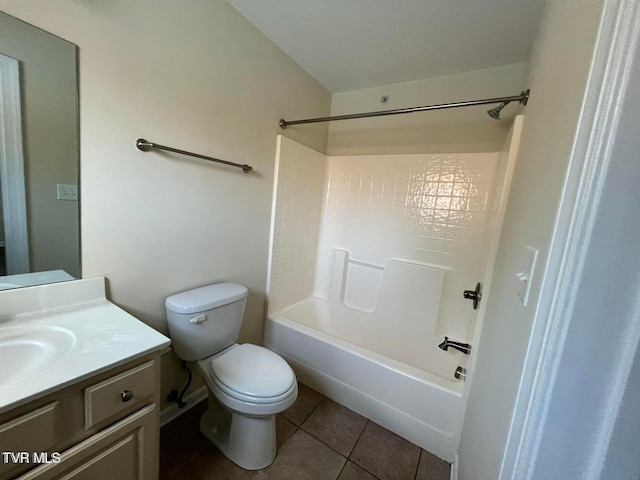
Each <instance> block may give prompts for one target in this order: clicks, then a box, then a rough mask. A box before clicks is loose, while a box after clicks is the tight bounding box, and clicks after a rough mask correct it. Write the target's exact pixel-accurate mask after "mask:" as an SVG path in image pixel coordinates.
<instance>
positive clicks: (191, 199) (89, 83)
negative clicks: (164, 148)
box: [0, 0, 330, 393]
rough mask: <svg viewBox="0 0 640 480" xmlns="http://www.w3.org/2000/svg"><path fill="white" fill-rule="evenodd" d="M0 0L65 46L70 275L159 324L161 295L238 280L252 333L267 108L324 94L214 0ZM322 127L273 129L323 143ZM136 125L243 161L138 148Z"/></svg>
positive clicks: (259, 283)
mask: <svg viewBox="0 0 640 480" xmlns="http://www.w3.org/2000/svg"><path fill="white" fill-rule="evenodd" d="M0 10H3V11H5V12H7V13H9V14H11V15H15V16H17V17H19V18H21V19H23V20H25V21H27V22H30V23H32V24H34V25H36V26H38V27H41V28H43V29H45V30H48V31H50V32H52V33H54V34H56V35H59V36H61V37H63V38H65V39H68V40H69V41H71V42H74V43H76V44H77V45H78V46H79V52H80V120H81V126H80V133H81V185H82V210H81V220H82V264H83V276H84V277H92V276H97V275H104V276H106V277H107V278H108V280H109V283H108V286H109V295H110V298H111V299H112V300H113V301H114V302H115V303H116V304H118V305H120V306H121V307H123V308H124V309H126V310H127V311H129V312H130V313H132V314H134V315H136V316H137V317H138V318H140V319H141V320H143V321H145V322H146V323H148V324H150V325H152V326H153V327H155V328H157V329H159V330H161V331H166V321H165V314H164V306H163V304H164V299H165V297H166V296H168V295H170V294H173V293H176V292H179V291H181V290H185V289H188V288H192V287H196V286H199V285H203V284H207V283H212V282H219V281H225V280H232V281H235V282H239V283H242V284H244V285H247V287H248V288H249V290H250V295H249V299H248V304H247V309H246V313H245V318H244V324H243V328H242V331H241V338H240V340H241V341H242V342H256V343H261V341H262V328H263V319H264V305H265V285H266V274H267V254H268V241H269V220H270V215H269V213H270V207H271V193H272V187H273V170H274V158H275V147H276V135H277V134H278V133H279V130H280V129H279V127H278V120H279V119H280V118H281V117H284V118H297V117H307V116H318V115H327V114H328V113H329V106H330V95H329V93H328V92H327V91H326V90H325V89H324V88H323V87H321V86H320V85H319V84H318V83H317V82H316V81H315V80H313V79H312V78H311V77H310V76H309V75H308V74H307V73H306V72H304V71H303V70H302V69H301V68H300V67H299V66H298V65H296V64H295V63H294V62H293V61H292V60H291V59H289V58H288V57H287V56H286V55H285V54H284V53H283V52H282V51H281V50H279V49H278V48H277V47H276V46H275V45H274V44H272V43H271V42H270V41H269V40H267V39H266V38H265V37H264V36H263V35H262V34H261V33H259V32H258V31H257V30H256V29H255V28H254V27H252V26H251V25H250V24H249V23H248V22H247V21H246V20H245V19H244V18H243V17H242V16H241V15H240V14H238V13H237V12H236V11H235V10H234V9H233V8H232V7H231V6H229V5H228V4H227V3H226V2H225V1H222V0H207V1H204V0H202V1H199V0H196V1H192V2H189V3H188V6H186V5H185V4H183V3H182V2H176V1H172V0H136V1H135V2H134V1H108V2H93V1H86V2H85V1H75V0H52V1H47V2H41V1H38V0H26V1H25V0H0ZM326 131H327V127H326V125H318V126H312V127H311V128H305V129H300V130H299V131H295V130H294V129H291V131H289V130H287V132H286V135H288V136H291V137H292V138H295V139H296V140H297V141H300V142H301V143H303V144H307V145H309V146H311V147H313V148H314V149H316V150H320V151H324V150H325V146H326V145H325V144H326ZM139 137H143V138H146V139H147V140H150V141H153V142H156V143H161V144H164V145H170V146H174V147H177V148H183V149H186V150H190V151H193V152H198V153H202V154H205V155H211V156H215V157H219V158H223V159H226V160H230V161H234V162H239V163H248V164H250V165H252V166H253V167H254V169H255V171H254V172H253V173H251V174H247V175H245V174H243V173H242V171H240V170H239V169H234V168H229V167H224V166H216V165H214V164H210V163H208V162H204V161H197V160H189V159H187V158H183V157H180V156H175V155H167V154H161V153H142V152H139V151H138V150H137V149H136V148H135V146H134V142H135V140H136V138H139ZM175 370H176V369H173V368H165V370H164V371H165V372H170V371H175ZM165 375H168V373H165ZM182 380H183V377H179V379H177V380H176V381H175V382H164V383H165V385H166V384H173V387H174V388H175V387H180V386H181V385H180V382H182ZM167 388H168V387H166V386H165V390H166V389H167ZM165 393H166V392H165Z"/></svg>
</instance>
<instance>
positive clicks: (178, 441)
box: [160, 384, 449, 480]
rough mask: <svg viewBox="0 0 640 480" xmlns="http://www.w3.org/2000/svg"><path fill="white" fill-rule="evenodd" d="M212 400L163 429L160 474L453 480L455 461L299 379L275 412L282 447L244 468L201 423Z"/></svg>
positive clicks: (175, 479) (194, 479)
mask: <svg viewBox="0 0 640 480" xmlns="http://www.w3.org/2000/svg"><path fill="white" fill-rule="evenodd" d="M205 408H206V402H202V403H201V404H198V405H196V406H195V407H194V408H192V409H191V410H189V411H188V412H186V413H185V414H184V415H182V416H180V417H179V418H177V419H176V420H174V421H172V422H170V423H169V424H167V425H165V426H164V427H162V429H161V430H160V479H161V480H169V479H171V480H183V479H184V480H187V479H188V480H209V479H216V480H217V479H220V480H225V479H229V480H236V479H237V480H244V479H278V480H288V479H295V480H316V479H317V480H336V479H338V480H376V479H379V480H405V479H406V480H448V479H449V464H448V463H446V462H444V461H442V460H440V459H439V458H437V457H435V456H434V455H432V454H430V453H429V452H427V451H425V450H422V449H421V448H420V447H418V446H416V445H414V444H412V443H410V442H408V441H406V440H404V439H402V438H400V437H398V436H397V435H395V434H393V433H391V432H389V431H388V430H385V429H384V428H382V427H381V426H379V425H377V424H375V423H373V422H371V421H369V420H367V419H366V418H364V417H361V416H360V415H358V414H357V413H355V412H353V411H351V410H349V409H347V408H345V407H343V406H342V405H339V404H337V403H335V402H333V401H332V400H330V399H328V398H326V397H324V396H323V395H321V394H319V393H318V392H316V391H314V390H312V389H310V388H308V387H306V386H305V385H302V384H300V388H299V392H298V399H297V400H296V402H295V403H294V404H293V405H292V406H291V408H289V409H288V410H286V411H285V412H283V413H282V414H280V415H278V416H277V417H276V420H277V423H276V429H277V435H276V436H277V446H278V453H277V455H276V459H275V461H274V462H273V463H272V464H271V465H270V466H269V467H267V468H265V469H263V470H259V471H256V472H250V471H247V470H243V469H241V468H240V467H238V466H236V465H235V464H234V463H233V462H231V461H230V460H228V459H227V458H226V457H224V456H223V455H222V454H221V453H220V452H219V451H218V450H217V449H216V448H215V447H214V446H213V445H211V443H209V441H208V440H206V439H205V438H204V437H203V436H202V435H201V434H200V432H199V430H198V422H199V420H200V415H201V414H202V412H203V411H204V409H205Z"/></svg>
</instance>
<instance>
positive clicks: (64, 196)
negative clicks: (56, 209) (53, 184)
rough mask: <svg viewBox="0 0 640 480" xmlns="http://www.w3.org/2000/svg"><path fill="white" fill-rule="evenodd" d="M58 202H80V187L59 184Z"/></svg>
mask: <svg viewBox="0 0 640 480" xmlns="http://www.w3.org/2000/svg"><path fill="white" fill-rule="evenodd" d="M56 198H57V199H58V200H74V201H77V200H78V186H77V185H64V184H62V183H58V185H57V195H56Z"/></svg>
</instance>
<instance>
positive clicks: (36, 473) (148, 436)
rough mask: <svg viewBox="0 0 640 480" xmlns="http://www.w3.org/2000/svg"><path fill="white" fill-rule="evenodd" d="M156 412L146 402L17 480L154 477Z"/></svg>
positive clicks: (139, 479)
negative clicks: (55, 461)
mask: <svg viewBox="0 0 640 480" xmlns="http://www.w3.org/2000/svg"><path fill="white" fill-rule="evenodd" d="M157 415H158V411H157V407H156V405H149V406H147V407H145V408H143V409H141V410H139V411H137V412H136V413H134V414H132V415H130V416H128V417H127V418H125V419H123V420H121V421H120V422H118V423H116V424H115V425H113V426H111V427H109V428H107V429H105V430H103V431H101V432H100V433H98V434H96V435H94V436H92V437H90V438H88V439H87V440H85V441H84V442H81V443H79V444H78V445H76V446H74V447H72V448H70V449H69V450H67V451H65V452H63V453H62V454H61V455H60V461H59V463H50V464H46V465H41V466H39V467H37V468H35V469H34V470H31V471H30V472H29V473H27V474H26V475H23V476H22V477H19V479H20V480H31V479H33V480H35V479H37V480H54V479H55V480H67V479H73V480H102V479H104V480H112V479H117V480H155V479H157V478H158V423H157V422H158V419H157Z"/></svg>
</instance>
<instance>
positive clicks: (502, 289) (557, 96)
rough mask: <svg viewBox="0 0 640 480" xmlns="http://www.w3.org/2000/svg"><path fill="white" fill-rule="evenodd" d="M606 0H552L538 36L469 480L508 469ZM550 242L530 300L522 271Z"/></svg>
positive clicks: (477, 400)
mask: <svg viewBox="0 0 640 480" xmlns="http://www.w3.org/2000/svg"><path fill="white" fill-rule="evenodd" d="M601 11H602V1H594V2H584V1H581V0H552V1H550V2H549V4H548V5H547V11H546V15H545V17H544V19H543V23H542V27H541V29H540V32H539V34H538V37H537V40H536V43H535V45H534V53H533V56H532V60H531V64H530V65H531V66H530V73H529V79H528V81H527V84H528V85H529V86H530V87H531V92H532V94H531V99H530V101H529V104H528V106H527V108H526V114H525V122H524V128H523V131H522V140H521V144H520V151H519V155H518V160H517V164H516V168H515V172H514V177H513V183H512V186H511V195H510V200H509V205H508V208H507V212H506V216H505V220H504V226H503V229H502V234H501V238H500V245H499V249H498V256H497V260H496V264H495V273H494V277H493V283H492V288H491V295H490V297H489V298H488V299H487V301H488V303H487V310H486V318H485V321H484V325H483V331H482V338H481V341H480V345H479V348H478V349H477V354H478V357H477V365H476V369H475V372H474V373H473V377H472V382H473V383H472V385H471V394H470V397H469V404H468V408H467V414H466V419H465V424H464V428H463V433H462V441H461V445H460V464H459V466H460V470H459V478H460V479H461V480H466V479H474V480H495V479H498V478H501V477H500V466H501V462H502V459H503V455H504V450H505V445H506V441H507V436H508V434H509V428H510V424H511V420H512V419H511V416H512V413H513V408H514V404H515V399H516V395H517V394H518V388H519V382H520V377H521V372H522V367H523V363H524V358H525V354H526V350H527V346H528V342H529V336H530V334H531V330H532V323H533V320H534V315H535V311H536V306H537V303H538V296H539V292H540V286H541V281H542V279H543V277H544V274H545V270H546V269H545V262H546V261H547V255H548V250H549V242H550V239H551V233H552V229H553V226H554V221H555V215H556V212H557V208H558V201H559V198H560V194H561V191H562V188H563V182H564V177H565V174H566V172H567V167H568V162H569V157H570V154H571V149H572V146H573V142H574V137H575V134H576V130H577V125H578V120H579V115H580V108H581V105H582V97H583V94H584V91H585V86H586V83H587V76H588V72H589V67H590V65H591V56H592V53H593V49H594V45H595V39H596V34H597V28H598V22H599V19H600V15H601ZM528 245H530V246H533V247H535V248H538V249H539V250H540V255H539V257H538V264H537V267H536V272H535V275H534V278H533V281H532V287H531V295H530V299H529V304H528V306H527V307H526V308H525V307H523V305H522V303H521V302H520V300H519V299H518V297H517V295H516V292H517V290H518V282H517V280H516V277H515V273H516V272H518V271H520V270H521V269H522V266H523V265H524V264H526V258H527V257H526V253H525V252H526V247H527V246H528Z"/></svg>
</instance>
